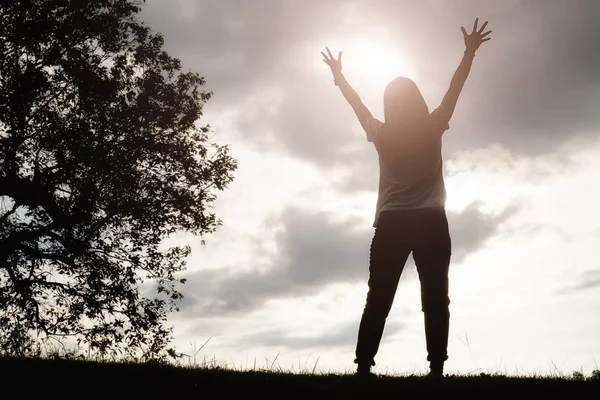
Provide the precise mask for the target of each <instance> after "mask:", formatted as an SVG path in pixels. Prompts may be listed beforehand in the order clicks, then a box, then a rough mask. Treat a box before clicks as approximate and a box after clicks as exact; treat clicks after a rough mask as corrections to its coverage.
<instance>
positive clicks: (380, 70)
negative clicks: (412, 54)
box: [336, 39, 416, 86]
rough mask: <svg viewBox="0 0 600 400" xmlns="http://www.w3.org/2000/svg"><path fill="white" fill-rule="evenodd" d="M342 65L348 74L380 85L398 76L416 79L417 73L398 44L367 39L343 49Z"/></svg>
mask: <svg viewBox="0 0 600 400" xmlns="http://www.w3.org/2000/svg"><path fill="white" fill-rule="evenodd" d="M336 57H337V54H336ZM342 65H343V68H344V70H345V71H346V73H347V74H348V75H352V76H354V77H356V78H358V79H361V80H363V81H367V82H369V83H371V84H377V85H378V86H380V85H385V84H387V83H388V82H390V81H391V80H392V79H394V78H397V77H398V76H404V77H407V78H411V79H414V78H415V75H416V74H415V72H416V71H415V67H414V65H412V64H411V63H410V62H409V60H408V59H407V58H406V57H403V55H402V54H401V53H400V51H399V50H398V49H397V46H396V48H395V47H394V46H391V45H389V44H387V43H378V42H377V41H370V40H366V39H362V40H358V41H354V42H353V43H352V44H351V45H350V46H349V47H347V48H345V49H343V56H342Z"/></svg>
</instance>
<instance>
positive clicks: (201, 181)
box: [0, 0, 236, 357]
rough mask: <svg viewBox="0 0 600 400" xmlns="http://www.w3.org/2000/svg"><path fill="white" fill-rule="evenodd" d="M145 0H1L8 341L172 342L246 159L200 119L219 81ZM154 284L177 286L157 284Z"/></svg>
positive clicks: (0, 206)
mask: <svg viewBox="0 0 600 400" xmlns="http://www.w3.org/2000/svg"><path fill="white" fill-rule="evenodd" d="M140 11H141V3H140V2H136V1H132V0H94V1H73V0H13V1H8V2H1V3H0V39H1V41H0V350H1V351H3V352H4V353H8V354H22V353H24V352H27V351H28V350H31V348H32V346H33V345H34V344H35V343H39V341H40V340H44V339H48V338H64V337H73V338H76V339H77V340H78V341H79V342H82V343H85V344H87V345H89V346H90V347H91V348H92V349H95V350H97V351H99V352H101V353H103V354H121V355H123V354H130V353H132V352H135V353H136V354H139V352H140V351H142V352H143V354H144V355H146V356H152V357H155V356H158V355H164V354H165V351H166V350H167V349H168V346H169V343H170V340H171V333H172V332H171V328H169V327H167V326H165V325H166V317H167V315H168V313H169V312H170V311H172V310H176V309H177V301H178V300H179V299H180V298H181V294H180V292H178V290H177V287H176V284H177V283H178V279H177V273H178V272H180V271H182V270H183V269H184V268H185V259H186V256H187V255H188V253H189V248H187V247H171V248H166V249H165V248H164V243H165V242H164V239H165V238H168V237H169V236H170V235H172V234H173V233H175V232H178V231H187V232H190V233H193V234H195V235H198V236H203V235H205V234H207V233H210V232H213V231H214V230H215V229H216V228H217V227H218V226H219V224H220V220H219V219H218V218H217V217H216V216H215V214H214V213H213V212H212V211H211V203H212V202H213V201H214V200H215V198H216V194H215V193H216V191H220V190H223V189H224V188H225V187H226V186H227V185H228V183H230V182H231V180H232V179H233V177H232V172H233V171H234V170H235V169H236V161H235V160H234V159H233V158H231V157H230V156H229V155H228V148H227V146H219V145H217V144H215V143H212V142H211V137H210V136H209V135H210V130H209V127H208V126H200V125H198V120H199V118H200V117H201V115H202V107H203V105H204V104H205V102H206V101H207V100H209V98H210V96H211V93H210V92H205V91H202V90H201V86H202V85H203V84H204V80H203V78H202V77H201V76H200V75H198V74H197V73H195V72H183V71H182V65H181V62H180V61H179V60H178V59H176V58H173V57H171V56H169V54H167V52H165V51H164V50H163V38H162V36H161V35H160V34H158V33H155V32H153V31H152V30H151V29H150V28H148V27H147V26H145V25H144V24H143V22H141V21H140V20H139V18H138V17H137V14H138V13H139V12H140ZM142 285H149V286H151V287H153V288H155V289H157V291H158V293H162V295H153V296H149V295H147V296H144V295H143V293H144V291H142V290H141V287H143V286H142Z"/></svg>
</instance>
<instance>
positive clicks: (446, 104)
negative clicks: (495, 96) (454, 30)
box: [442, 18, 492, 121]
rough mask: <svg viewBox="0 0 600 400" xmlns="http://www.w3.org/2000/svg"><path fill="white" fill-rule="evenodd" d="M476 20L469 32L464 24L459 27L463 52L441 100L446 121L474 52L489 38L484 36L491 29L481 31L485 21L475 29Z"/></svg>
mask: <svg viewBox="0 0 600 400" xmlns="http://www.w3.org/2000/svg"><path fill="white" fill-rule="evenodd" d="M478 21H479V19H478V18H476V19H475V23H474V24H473V31H472V32H471V33H470V34H467V31H466V30H465V27H464V26H461V27H460V29H461V30H462V33H463V37H464V39H465V53H464V55H463V58H462V61H461V62H460V64H459V65H458V68H457V69H456V72H455V73H454V76H453V77H452V81H450V87H449V88H448V91H447V92H446V95H445V96H444V99H443V100H442V109H443V111H444V115H445V117H446V119H447V121H449V120H450V118H451V117H452V114H453V113H454V108H455V107H456V102H457V101H458V97H459V95H460V92H461V91H462V88H463V86H464V84H465V82H466V80H467V76H469V72H470V71H471V65H472V64H473V58H474V57H475V52H476V51H477V49H478V48H479V46H481V44H482V43H483V42H487V41H488V40H490V38H486V36H487V35H489V34H490V33H491V32H492V31H487V32H485V33H482V32H483V30H484V29H485V27H486V26H487V21H486V22H485V23H484V24H483V25H482V26H481V28H480V29H479V30H478V29H477V22H478Z"/></svg>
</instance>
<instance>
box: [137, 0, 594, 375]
mask: <svg viewBox="0 0 600 400" xmlns="http://www.w3.org/2000/svg"><path fill="white" fill-rule="evenodd" d="M141 17H142V18H143V19H144V20H145V21H146V23H147V24H148V25H149V26H151V27H152V28H153V29H155V30H156V31H158V32H161V33H162V34H163V35H164V37H165V47H166V49H167V51H169V53H170V54H171V55H173V56H175V57H178V58H180V59H181V60H182V61H183V63H184V67H185V68H186V69H192V70H195V71H198V72H199V73H200V74H202V75H203V76H204V77H205V78H206V80H207V85H206V90H210V91H213V93H214V96H213V98H212V99H211V100H210V101H209V102H208V103H207V105H206V108H205V113H204V117H203V119H202V121H203V123H205V124H210V125H211V127H212V129H213V130H214V140H215V141H216V142H217V143H220V144H229V145H230V148H231V153H232V155H233V156H234V157H235V158H236V159H237V160H238V162H239V168H238V170H237V171H236V173H235V181H234V183H233V184H231V186H230V187H229V188H228V189H227V190H226V191H225V192H223V193H221V194H220V197H219V200H218V201H217V202H216V203H215V212H217V214H218V216H219V217H220V218H221V219H222V220H223V226H222V227H221V228H220V229H219V230H218V232H217V233H215V234H214V235H211V236H209V237H206V244H205V245H204V246H202V245H201V244H200V240H199V239H198V238H195V237H190V236H185V235H180V236H177V237H176V238H174V239H173V240H174V241H176V242H178V243H186V244H190V245H191V246H192V248H193V254H192V256H191V257H190V259H189V264H188V271H187V273H186V276H187V278H188V283H187V284H186V285H185V286H184V287H183V289H182V290H183V293H184V295H185V299H184V301H183V304H182V307H181V312H179V313H177V314H175V315H173V316H172V318H171V322H172V323H173V324H174V326H175V339H176V340H175V344H176V345H177V347H178V349H179V350H180V351H182V352H184V353H187V354H192V353H194V351H195V350H194V348H196V350H197V348H198V347H200V346H201V345H202V344H203V343H205V342H206V341H207V340H208V343H207V344H206V346H205V347H204V348H203V349H202V350H200V351H199V352H198V354H197V356H196V357H197V359H198V360H201V359H205V360H206V359H208V360H215V361H216V362H218V363H220V364H221V365H224V364H225V365H228V366H230V367H235V368H246V367H248V368H250V367H252V366H253V365H254V363H256V365H257V366H259V367H269V366H273V367H279V368H282V369H284V370H296V371H297V370H299V369H300V370H307V369H308V370H312V368H313V367H315V365H316V370H317V371H321V372H345V371H352V370H354V364H353V363H352V360H353V358H354V346H355V341H356V334H357V329H358V323H359V319H360V315H361V313H362V308H363V306H364V300H365V296H366V290H367V286H366V282H367V278H368V257H369V254H368V250H369V245H370V241H371V238H372V235H373V228H372V221H373V217H374V211H375V202H376V198H377V192H376V190H377V184H378V165H377V155H376V152H375V149H374V147H373V145H372V144H371V143H369V142H367V141H366V138H365V135H364V132H362V131H361V127H360V124H359V123H358V121H357V120H356V118H355V116H354V114H353V112H352V109H351V108H350V106H349V105H348V104H347V103H346V102H345V100H344V99H343V97H342V95H341V94H340V92H339V90H338V89H337V88H336V87H335V86H334V85H333V82H332V77H331V73H330V71H329V69H328V67H327V66H326V65H325V64H324V63H323V62H322V61H321V59H322V57H321V56H320V54H319V52H320V51H321V50H323V49H324V47H325V46H329V47H330V48H331V50H332V51H333V52H335V53H337V52H338V51H340V50H343V52H344V57H343V61H344V66H343V67H344V73H345V75H346V77H347V78H348V80H349V82H350V83H351V84H352V85H353V86H354V88H355V89H356V90H357V91H358V93H359V94H360V95H361V97H362V99H363V101H364V102H365V104H366V105H367V107H369V109H370V110H371V112H372V113H373V114H374V115H375V116H376V117H378V118H380V119H383V89H384V88H385V85H386V83H387V82H389V81H390V80H391V79H392V78H394V77H396V76H408V77H410V78H412V79H414V80H415V82H416V83H417V85H418V86H419V88H420V89H421V91H422V93H423V95H424V97H425V100H426V101H427V103H428V105H429V107H430V110H432V109H433V108H435V107H437V106H438V104H439V102H440V101H441V99H442V97H443V95H444V93H445V91H446V89H447V88H448V85H449V82H450V79H451V77H452V74H453V73H454V71H455V69H456V67H457V66H458V64H459V62H460V59H461V57H462V54H463V50H464V44H463V40H462V34H461V31H460V26H461V25H465V26H466V27H470V26H471V25H472V23H473V21H474V19H475V18H476V17H479V18H480V20H489V25H488V27H489V29H492V30H493V32H492V34H491V37H492V40H491V41H489V42H486V43H484V44H483V46H482V47H481V48H480V50H479V51H478V53H477V55H476V57H475V61H474V64H473V68H472V71H471V74H470V76H469V78H468V80H467V83H466V85H465V88H464V90H463V93H462V95H461V98H460V100H459V103H458V106H457V109H456V112H455V114H454V117H453V119H452V121H451V122H450V130H449V131H447V132H446V133H445V135H444V143H443V146H444V148H443V157H444V161H445V180H446V185H447V190H448V201H447V211H448V217H449V220H450V229H451V235H452V240H453V258H452V264H451V271H450V285H451V286H450V297H451V301H452V304H451V327H450V340H449V355H450V358H449V360H448V362H447V368H446V370H447V372H449V373H454V372H459V373H469V372H499V373H507V374H514V373H571V372H572V371H573V370H581V371H583V372H584V373H589V372H590V371H591V370H592V369H595V368H598V363H600V342H599V341H598V333H599V332H600V317H599V314H598V306H599V304H600V261H599V258H598V249H600V218H599V217H600V212H599V211H598V204H600V187H599V186H598V185H597V182H598V177H597V174H598V171H600V140H599V135H598V133H599V132H598V130H599V127H600V113H599V112H598V105H599V104H600V25H599V24H598V20H599V18H600V4H599V3H598V2H597V1H595V0H590V1H582V0H569V1H566V0H563V1H553V0H545V1H541V0H537V1H532V0H530V1H513V0H503V1H502V2H499V1H491V0H489V1H466V0H452V1H434V0H429V1H419V2H417V1H391V0H378V1H373V0H371V1H366V0H343V1H342V0H327V1H322V0H289V1H284V0H253V1H249V0H148V1H147V2H146V5H145V6H144V9H143V12H142V15H141ZM409 260H410V261H409V263H408V264H407V267H406V269H405V272H404V274H403V276H402V278H401V282H400V285H399V288H398V292H397V296H396V300H395V303H394V307H393V309H392V312H391V313H390V316H389V318H388V322H387V325H386V330H385V332H384V337H383V341H382V345H381V347H380V353H379V354H378V356H377V358H376V361H377V367H376V369H375V372H379V373H418V372H424V371H425V370H426V368H427V363H426V361H425V357H426V352H425V337H424V331H423V316H422V313H421V310H420V298H419V286H418V279H417V276H416V272H415V267H414V263H413V262H412V259H409ZM194 346H195V347H194Z"/></svg>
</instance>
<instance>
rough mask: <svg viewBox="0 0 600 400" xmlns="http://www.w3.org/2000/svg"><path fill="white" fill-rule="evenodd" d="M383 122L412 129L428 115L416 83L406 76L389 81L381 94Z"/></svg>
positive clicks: (400, 127)
mask: <svg viewBox="0 0 600 400" xmlns="http://www.w3.org/2000/svg"><path fill="white" fill-rule="evenodd" d="M383 109H384V115H385V123H386V124H388V125H389V126H391V127H394V128H395V129H397V130H402V131H403V130H413V129H415V128H417V127H418V126H419V124H421V123H423V122H424V121H425V120H426V119H427V117H428V116H429V109H428V107H427V103H425V99H423V96H422V95H421V91H420V90H419V88H418V87H417V85H416V84H415V83H414V82H413V81H412V80H411V79H408V78H405V77H398V78H396V79H394V80H393V81H391V82H390V83H389V84H388V85H387V87H386V88H385V92H384V94H383Z"/></svg>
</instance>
